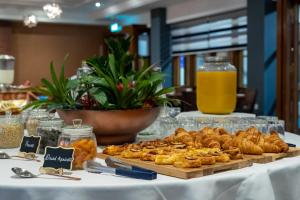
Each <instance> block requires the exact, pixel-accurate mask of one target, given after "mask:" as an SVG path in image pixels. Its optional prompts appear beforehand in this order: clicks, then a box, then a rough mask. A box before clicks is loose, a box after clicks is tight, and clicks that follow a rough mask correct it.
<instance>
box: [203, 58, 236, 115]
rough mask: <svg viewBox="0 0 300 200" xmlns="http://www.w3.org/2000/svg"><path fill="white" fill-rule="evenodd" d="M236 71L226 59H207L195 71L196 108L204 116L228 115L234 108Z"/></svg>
mask: <svg viewBox="0 0 300 200" xmlns="http://www.w3.org/2000/svg"><path fill="white" fill-rule="evenodd" d="M236 92H237V71H236V68H235V67H234V66H233V65H231V64H230V63H229V62H228V60H227V58H226V57H207V58H206V59H205V63H204V65H203V66H201V67H199V68H198V70H197V107H198V110H199V111H201V112H202V113H206V114H229V113H232V112H233V111H234V109H235V106H236V98H237V97H236V96H237V95H236Z"/></svg>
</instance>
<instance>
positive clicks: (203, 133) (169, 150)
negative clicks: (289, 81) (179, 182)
mask: <svg viewBox="0 0 300 200" xmlns="http://www.w3.org/2000/svg"><path fill="white" fill-rule="evenodd" d="M288 149H289V147H288V145H287V144H286V143H285V142H284V141H283V140H282V139H281V138H280V137H279V135H278V134H277V133H276V132H272V133H271V134H263V133H261V132H260V131H259V130H258V129H256V128H254V127H251V128H248V129H247V130H243V131H238V132H236V133H235V134H230V133H228V132H227V131H226V130H225V129H223V128H211V127H205V128H203V129H201V130H199V131H186V130H185V129H183V128H178V129H176V131H175V132H174V133H173V134H171V135H169V136H168V137H166V138H164V139H161V140H154V141H143V142H140V143H137V144H125V145H120V146H116V145H111V146H107V147H106V148H105V149H104V150H103V153H104V154H107V155H111V156H116V155H118V156H121V157H123V158H134V159H140V160H143V161H152V162H154V163H155V164H157V165H173V166H174V167H179V168H197V167H201V166H202V165H213V164H215V163H225V162H229V161H230V160H237V159H243V158H244V154H250V155H261V154H263V153H281V152H287V151H288Z"/></svg>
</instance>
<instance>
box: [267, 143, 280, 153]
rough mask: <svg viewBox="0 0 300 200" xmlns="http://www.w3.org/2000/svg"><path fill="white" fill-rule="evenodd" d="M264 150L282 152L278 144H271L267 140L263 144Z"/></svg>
mask: <svg viewBox="0 0 300 200" xmlns="http://www.w3.org/2000/svg"><path fill="white" fill-rule="evenodd" d="M263 150H264V152H265V153H280V152H281V148H280V147H278V146H276V145H275V144H271V143H269V142H265V143H264V145H263Z"/></svg>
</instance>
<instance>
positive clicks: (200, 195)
mask: <svg viewBox="0 0 300 200" xmlns="http://www.w3.org/2000/svg"><path fill="white" fill-rule="evenodd" d="M286 140H287V141H288V142H291V143H296V144H298V145H299V146H300V137H299V136H296V135H292V134H289V133H287V135H286ZM6 152H8V153H9V154H11V155H13V154H15V153H16V150H15V149H10V150H6ZM14 166H18V167H22V168H26V169H28V170H30V171H32V172H34V173H38V169H39V167H40V166H41V163H38V162H33V161H17V160H0V200H30V199H32V200H66V199H72V200H102V199H103V200H109V199H114V200H117V199H122V200H127V199H128V200H134V199H138V200H148V199H149V200H165V199H170V200H177V199H178V200H179V199H188V200H194V199H195V200H199V199H201V200H202V199H203V200H213V199H214V200H266V199H267V200H299V199H300V190H299V186H300V157H294V158H285V159H282V160H279V161H276V162H272V163H268V164H254V165H253V166H252V167H247V168H243V169H239V170H233V171H226V172H222V173H218V174H215V175H210V176H205V177H200V178H194V179H190V180H182V179H177V178H173V177H168V176H164V175H158V179H157V180H153V181H146V180H136V179H129V178H123V177H116V176H111V175H107V174H90V173H87V172H85V171H75V172H74V173H73V175H74V176H80V177H81V178H82V180H81V181H70V180H62V179H60V178H57V177H51V176H43V178H35V179H20V178H15V177H14V176H13V173H12V172H11V168H12V167H14Z"/></svg>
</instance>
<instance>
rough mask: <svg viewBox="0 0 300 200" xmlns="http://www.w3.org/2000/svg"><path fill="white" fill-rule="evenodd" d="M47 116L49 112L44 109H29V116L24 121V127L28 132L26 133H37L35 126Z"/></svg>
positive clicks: (34, 134)
mask: <svg viewBox="0 0 300 200" xmlns="http://www.w3.org/2000/svg"><path fill="white" fill-rule="evenodd" d="M48 116H49V113H48V112H47V110H46V109H34V110H31V111H30V113H29V117H28V119H27V121H26V129H27V132H28V135H33V136H36V135H37V131H36V129H37V127H38V125H39V122H40V120H41V119H43V118H47V117H48Z"/></svg>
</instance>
